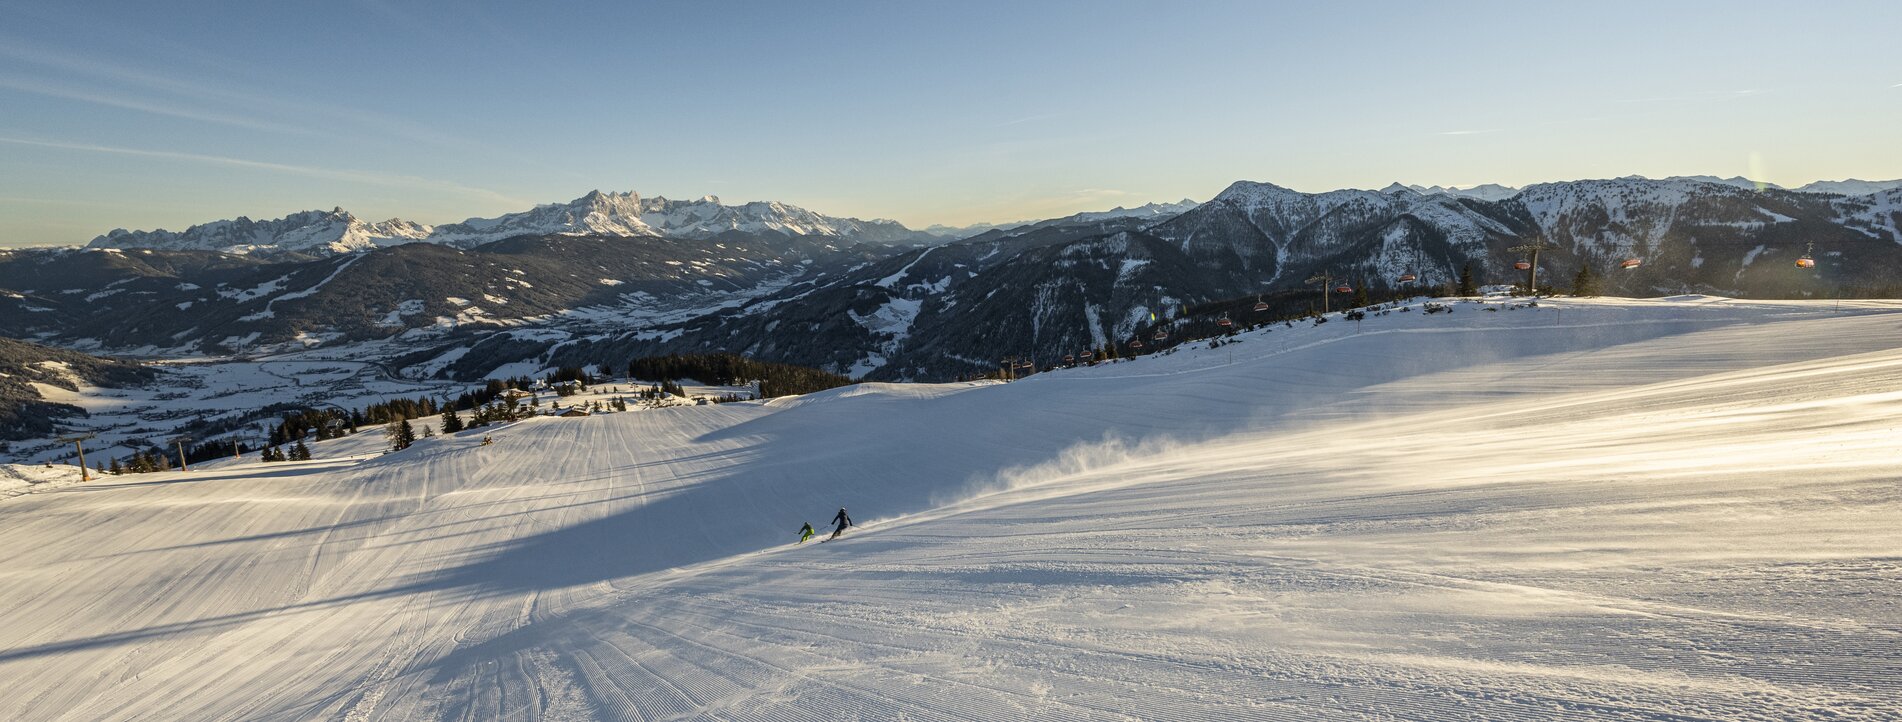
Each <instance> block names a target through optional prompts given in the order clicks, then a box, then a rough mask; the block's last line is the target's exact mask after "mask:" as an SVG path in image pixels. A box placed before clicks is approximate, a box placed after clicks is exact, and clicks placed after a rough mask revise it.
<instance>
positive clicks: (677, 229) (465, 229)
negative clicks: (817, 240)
mask: <svg viewBox="0 0 1902 722" xmlns="http://www.w3.org/2000/svg"><path fill="white" fill-rule="evenodd" d="M730 231H740V232H744V233H762V232H775V233H780V234H783V235H786V236H830V237H836V238H839V239H842V240H846V241H850V242H855V243H907V242H913V241H922V240H929V239H930V238H932V237H931V236H929V235H928V234H925V233H922V232H919V231H913V230H911V229H909V228H906V227H905V226H904V225H903V224H901V223H898V222H897V221H889V220H870V221H867V220H861V219H857V218H840V217H836V216H828V215H825V214H822V213H816V212H813V211H810V210H807V209H804V208H800V207H798V206H793V205H787V204H784V203H776V202H752V203H745V204H741V205H736V206H729V205H723V204H721V203H720V199H719V198H717V197H714V196H705V197H702V198H699V199H696V200H691V201H675V200H668V199H666V198H660V197H656V198H642V197H641V196H640V194H638V193H633V192H625V193H607V192H602V191H598V190H597V191H592V192H589V193H588V194H587V195H584V196H582V197H580V198H576V199H574V200H572V201H569V202H567V203H551V204H547V205H542V206H537V207H535V208H533V209H530V210H527V211H522V212H519V213H509V214H505V215H502V216H497V217H495V218H471V219H468V220H466V221H462V222H460V223H445V224H442V225H440V226H429V225H426V224H422V223H415V222H411V221H405V220H402V219H390V220H387V221H383V222H380V223H367V222H364V221H362V220H359V219H358V218H357V217H356V216H354V215H352V214H351V213H350V212H348V211H345V210H344V209H342V208H336V209H333V210H330V211H304V212H301V213H293V214H290V215H288V216H285V217H283V218H279V219H274V220H267V221H254V220H251V219H250V218H246V217H239V218H237V219H236V220H223V221H213V222H211V223H204V224H199V225H195V226H191V227H189V228H186V229H185V230H183V231H177V232H174V231H167V230H163V229H160V230H154V231H128V230H125V229H123V228H121V229H115V230H113V231H112V232H110V233H107V234H105V235H102V236H99V237H97V238H94V239H93V240H92V242H91V243H88V244H87V247H88V248H152V249H160V250H168V251H219V252H224V253H236V254H258V255H273V254H301V255H308V256H327V255H335V254H339V253H355V252H359V251H366V250H370V249H373V248H381V247H386V246H393V245H401V244H404V243H416V242H429V243H438V244H444V245H449V246H455V247H458V248H473V247H475V246H479V245H482V244H484V243H493V242H495V241H500V240H505V239H509V238H517V237H523V236H549V235H565V236H618V237H635V236H661V237H665V238H711V237H713V236H716V235H719V234H721V233H726V232H730Z"/></svg>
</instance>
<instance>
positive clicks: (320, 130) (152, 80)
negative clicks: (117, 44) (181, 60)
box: [0, 37, 502, 155]
mask: <svg viewBox="0 0 1902 722" xmlns="http://www.w3.org/2000/svg"><path fill="white" fill-rule="evenodd" d="M0 57H8V58H12V59H14V60H17V61H20V62H24V63H29V64H32V65H38V66H41V67H43V68H50V69H54V70H58V71H63V72H66V73H71V74H73V75H75V76H81V77H82V78H83V79H79V78H75V82H62V83H61V84H60V85H49V84H46V83H32V82H28V81H20V80H16V79H9V80H6V81H5V82H4V83H0V84H4V85H5V86H6V87H11V88H14V89H16V90H23V91H26V92H33V93H40V94H44V95H54V96H58V97H64V98H69V99H72V100H80V101H85V102H92V103H97V104H100V105H106V106H110V107H119V108H127V109H132V110H140V111H144V112H150V113H156V114H160V115H169V116H173V117H179V118H190V119H194V120H201V121H206V122H212V123H221V124H225V125H231V126H237V127H245V128H252V129H257V130H269V131H278V132H287V133H293V134H299V135H331V136H335V135H338V134H339V131H337V130H336V129H334V125H335V122H342V123H349V124H352V125H355V126H358V127H361V128H365V129H370V130H374V131H377V132H381V133H384V134H386V135H389V136H393V137H396V138H401V139H404V140H410V141H415V142H421V143H428V144H430V145H436V146H441V147H449V148H459V149H464V150H480V151H483V152H488V153H493V154H498V155H499V154H502V152H501V149H496V148H491V147H489V146H486V145H483V144H480V143H476V142H473V141H470V140H467V139H463V138H457V137H454V136H452V135H449V134H447V133H444V132H442V131H441V130H439V129H436V128H433V127H431V126H428V125H426V124H423V123H417V122H414V121H410V120H406V119H403V118H397V117H392V116H388V115H384V114H381V113H376V112H371V111H366V110H361V109H357V108H351V107H348V106H343V105H338V104H335V103H318V102H312V101H309V100H305V99H303V98H298V97H285V96H283V95H279V94H269V93H258V92H251V91H246V90H241V89H239V88H238V87H237V86H236V84H234V83H232V82H230V81H229V80H228V79H224V80H216V81H214V80H209V79H194V78H189V77H186V76H185V75H184V74H180V73H159V72H153V71H151V70H147V69H143V68H138V67H133V66H129V65H123V64H119V63H114V62H110V61H107V60H102V59H99V58H97V57H92V56H84V55H76V54H72V53H68V52H63V51H60V50H54V49H50V48H43V47H33V46H30V45H29V44H27V43H24V42H15V39H14V38H5V37H0ZM81 83H84V84H87V85H90V86H92V87H91V88H89V89H86V90H81V89H79V88H78V87H77V86H78V85H79V84H81ZM102 85H104V86H126V87H134V88H138V89H140V90H141V91H144V92H145V93H146V94H147V95H146V96H143V97H133V96H132V95H130V94H128V93H125V92H123V91H119V90H105V89H101V87H102ZM151 94H162V95H167V96H171V99H170V100H167V101H156V100H153V99H152V97H150V96H151ZM208 106H221V107H224V108H241V109H246V110H250V111H256V112H233V111H231V110H212V109H209V107H208ZM259 113H262V114H264V115H265V116H275V117H285V118H297V119H299V120H302V121H306V124H303V125H299V124H294V123H287V122H280V121H276V120H269V119H266V118H265V117H260V115H259ZM313 119H314V120H315V121H316V122H315V123H311V122H309V121H312V120H313ZM326 120H328V121H332V122H331V123H325V122H324V121H326Z"/></svg>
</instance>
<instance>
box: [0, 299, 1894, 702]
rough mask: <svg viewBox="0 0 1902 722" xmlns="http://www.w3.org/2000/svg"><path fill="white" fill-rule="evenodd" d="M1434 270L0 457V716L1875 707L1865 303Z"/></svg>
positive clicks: (1884, 450) (1886, 497) (1876, 562)
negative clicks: (873, 371)
mask: <svg viewBox="0 0 1902 722" xmlns="http://www.w3.org/2000/svg"><path fill="white" fill-rule="evenodd" d="M1451 306H1452V308H1453V309H1454V312H1453V313H1451V314H1445V313H1439V314H1432V315H1427V314H1423V313H1421V312H1420V310H1419V308H1418V306H1417V305H1416V306H1415V307H1414V309H1413V310H1412V311H1409V312H1405V313H1391V314H1387V315H1377V316H1372V317H1370V318H1368V319H1367V320H1365V321H1363V322H1361V323H1359V324H1356V323H1354V322H1349V321H1344V320H1341V319H1340V318H1339V317H1338V316H1336V318H1335V319H1334V320H1333V321H1331V322H1329V323H1326V324H1324V325H1321V326H1309V325H1307V324H1297V325H1296V326H1294V327H1293V328H1289V327H1285V326H1273V327H1270V328H1268V329H1263V330H1255V331H1252V332H1248V333H1243V334H1240V335H1238V336H1236V337H1235V342H1234V343H1230V344H1226V345H1223V346H1221V347H1219V348H1213V349H1211V348H1207V344H1206V343H1195V344H1189V345H1187V346H1184V347H1181V348H1179V349H1178V350H1177V351H1176V352H1174V353H1171V354H1168V355H1164V356H1154V357H1147V358H1143V359H1139V360H1135V361H1128V362H1122V363H1115V364H1108V365H1100V366H1097V367H1092V368H1081V369H1070V370H1063V371H1057V372H1052V373H1045V374H1040V375H1037V376H1034V377H1031V378H1029V379H1026V380H1023V381H1019V382H1016V383H1010V384H998V383H971V384H936V385H888V384H864V385H859V386H855V387H848V388H843V389H837V390H834V391H830V392H825V393H819V394H813V395H809V396H805V397H797V398H784V399H776V400H771V401H767V402H748V403H736V404H722V405H716V406H701V407H682V408H668V409H656V410H648V411H640V412H630V413H621V414H612V415H605V416H595V417H590V418H576V419H558V418H540V419H534V420H531V421H526V422H522V423H518V424H514V425H509V426H503V427H489V428H486V429H480V430H476V431H471V432H466V433H463V434H460V435H455V436H451V437H439V438H435V439H428V440H424V441H422V442H419V443H418V444H417V445H416V446H415V447H413V448H411V449H408V450H406V451H402V452H397V453H392V454H379V453H377V452H378V451H379V445H380V443H381V441H380V439H378V438H376V435H375V434H373V433H371V434H363V435H359V436H357V437H353V438H350V439H345V440H339V441H333V442H323V443H319V444H314V445H313V450H314V451H315V452H316V453H317V456H318V459H317V460H315V461H311V462H299V463H282V464H269V465H265V464H258V463H252V462H244V461H240V462H225V463H220V464H215V465H211V466H208V467H201V468H198V469H195V470H193V471H191V472H172V473H162V474H146V475H133V476H122V477H108V478H106V479H104V480H100V481H95V482H92V483H85V484H70V485H65V486H59V487H58V488H51V489H49V490H46V491H44V492H38V493H30V494H25V495H23V496H17V497H13V498H11V499H7V500H4V501H0V610H4V614H5V624H0V680H4V687H5V692H6V694H5V695H4V696H0V718H5V719H20V720H96V719H193V720H213V719H228V720H306V719H341V720H372V719H455V720H465V719H531V720H532V719H543V720H575V719H642V720H701V719H705V720H842V719H864V720H899V719H905V720H1018V719H1022V720H1045V719H1052V720H1054V719H1062V720H1096V719H1103V720H1125V719H1142V720H1254V719H1261V720H1318V719H1407V720H1445V719H1468V718H1472V719H1495V720H1514V719H1618V720H1630V719H1638V720H1714V719H1722V720H1755V719H1763V720H1770V719H1775V720H1787V719H1830V720H1878V719H1889V720H1893V719H1897V718H1902V523H1899V522H1902V302H1874V301H1871V302H1855V303H1851V302H1843V303H1842V304H1840V305H1838V304H1836V303H1834V302H1755V301H1738V300H1727V299H1720V298H1711V297H1675V298H1666V299H1651V300H1628V299H1555V300H1542V301H1541V302H1540V304H1539V306H1538V307H1536V308H1528V307H1523V306H1522V305H1521V304H1520V303H1519V302H1517V301H1513V300H1508V299H1489V300H1487V301H1485V302H1484V303H1475V302H1462V301H1454V302H1452V304H1451ZM1488 307H1491V308H1495V309H1498V310H1490V311H1489V310H1485V309H1486V308H1488ZM1508 309H1510V310H1508ZM484 433H487V434H489V435H492V436H493V438H494V439H495V443H494V444H492V445H488V446H483V445H481V443H480V439H481V437H482V436H483V435H484ZM841 506H844V507H847V508H848V509H850V511H851V514H852V516H853V517H855V518H856V519H857V520H858V521H859V523H860V526H858V527H857V528H854V529H851V530H848V531H847V532H846V534H845V536H844V537H842V538H841V539H839V540H838V541H835V542H831V543H826V544H815V543H807V544H803V545H795V544H793V543H792V542H793V541H794V539H795V533H796V530H797V529H798V528H799V526H800V524H801V523H802V522H812V523H813V525H814V526H815V527H819V528H820V529H821V538H823V536H824V535H825V533H826V532H827V531H829V529H827V528H826V527H824V524H825V522H826V520H828V519H830V518H831V516H832V514H833V512H835V511H836V510H837V509H838V508H839V507H841Z"/></svg>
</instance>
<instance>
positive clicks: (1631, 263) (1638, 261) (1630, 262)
mask: <svg viewBox="0 0 1902 722" xmlns="http://www.w3.org/2000/svg"><path fill="white" fill-rule="evenodd" d="M1642 265H1644V259H1642V258H1627V259H1625V261H1624V263H1620V264H1618V267H1619V268H1623V269H1625V270H1627V271H1629V270H1631V269H1633V268H1637V267H1639V266H1642Z"/></svg>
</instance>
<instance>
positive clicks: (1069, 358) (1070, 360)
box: [1063, 353, 1076, 364]
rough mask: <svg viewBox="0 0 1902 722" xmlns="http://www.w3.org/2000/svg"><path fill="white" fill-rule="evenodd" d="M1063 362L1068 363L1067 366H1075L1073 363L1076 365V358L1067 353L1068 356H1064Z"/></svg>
mask: <svg viewBox="0 0 1902 722" xmlns="http://www.w3.org/2000/svg"><path fill="white" fill-rule="evenodd" d="M1063 362H1064V363H1067V364H1073V363H1076V356H1074V355H1072V354H1067V353H1066V354H1064V355H1063Z"/></svg>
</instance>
